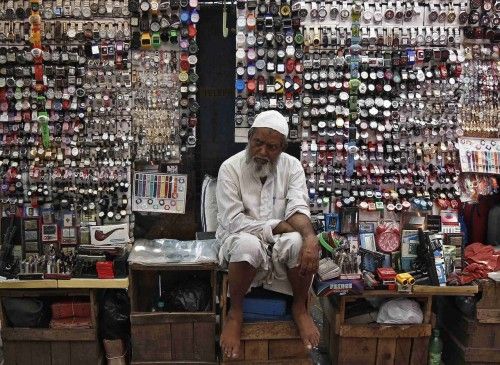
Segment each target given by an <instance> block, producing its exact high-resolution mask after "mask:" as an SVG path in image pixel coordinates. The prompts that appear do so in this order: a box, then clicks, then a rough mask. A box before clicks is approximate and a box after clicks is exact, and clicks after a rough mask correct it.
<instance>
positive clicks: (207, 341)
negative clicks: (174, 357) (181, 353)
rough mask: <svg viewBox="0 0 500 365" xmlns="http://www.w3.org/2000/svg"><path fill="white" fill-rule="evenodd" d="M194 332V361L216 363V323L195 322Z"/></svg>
mask: <svg viewBox="0 0 500 365" xmlns="http://www.w3.org/2000/svg"><path fill="white" fill-rule="evenodd" d="M193 332H194V339H193V345H194V346H193V347H194V348H193V351H194V357H193V359H194V360H200V361H201V360H203V361H215V322H214V323H209V322H195V323H193Z"/></svg>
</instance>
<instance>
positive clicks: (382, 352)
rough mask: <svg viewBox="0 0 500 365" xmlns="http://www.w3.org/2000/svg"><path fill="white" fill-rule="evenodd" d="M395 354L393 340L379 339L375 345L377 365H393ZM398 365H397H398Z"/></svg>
mask: <svg viewBox="0 0 500 365" xmlns="http://www.w3.org/2000/svg"><path fill="white" fill-rule="evenodd" d="M395 354H396V339H395V338H379V340H378V343H377V361H376V362H375V363H376V364H377V365H394V358H395ZM398 365H399V364H398Z"/></svg>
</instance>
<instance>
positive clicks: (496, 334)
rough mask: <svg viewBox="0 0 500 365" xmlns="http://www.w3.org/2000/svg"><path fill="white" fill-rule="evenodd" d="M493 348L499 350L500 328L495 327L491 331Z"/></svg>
mask: <svg viewBox="0 0 500 365" xmlns="http://www.w3.org/2000/svg"><path fill="white" fill-rule="evenodd" d="M492 347H494V348H497V349H500V326H495V329H494V331H493V346H492Z"/></svg>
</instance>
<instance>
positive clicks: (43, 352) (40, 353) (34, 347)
mask: <svg viewBox="0 0 500 365" xmlns="http://www.w3.org/2000/svg"><path fill="white" fill-rule="evenodd" d="M30 347H31V362H32V363H33V364H37V365H52V347H51V343H50V342H31V346H30Z"/></svg>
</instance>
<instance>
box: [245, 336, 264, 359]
mask: <svg viewBox="0 0 500 365" xmlns="http://www.w3.org/2000/svg"><path fill="white" fill-rule="evenodd" d="M268 353H269V341H267V340H252V341H250V340H249V341H245V360H267V359H268Z"/></svg>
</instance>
